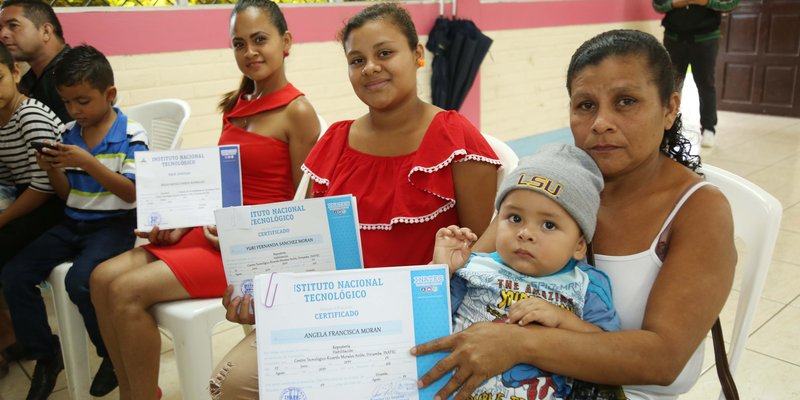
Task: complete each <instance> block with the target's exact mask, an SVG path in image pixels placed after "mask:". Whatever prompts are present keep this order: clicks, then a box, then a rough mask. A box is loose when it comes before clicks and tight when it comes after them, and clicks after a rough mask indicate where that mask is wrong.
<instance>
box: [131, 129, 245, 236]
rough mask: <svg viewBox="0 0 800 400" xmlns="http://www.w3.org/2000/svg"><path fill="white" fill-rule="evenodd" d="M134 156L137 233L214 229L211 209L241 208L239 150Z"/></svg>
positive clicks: (139, 153)
mask: <svg viewBox="0 0 800 400" xmlns="http://www.w3.org/2000/svg"><path fill="white" fill-rule="evenodd" d="M134 156H135V160H136V222H137V224H136V225H137V227H138V229H139V230H140V231H144V232H148V231H150V230H152V229H153V227H154V226H158V227H159V229H172V228H184V227H190V226H202V225H212V224H213V223H214V210H216V209H218V208H221V207H231V206H240V205H242V176H241V171H240V166H239V145H225V146H218V147H204V148H196V149H184V150H171V151H137V152H136V154H135V155H134Z"/></svg>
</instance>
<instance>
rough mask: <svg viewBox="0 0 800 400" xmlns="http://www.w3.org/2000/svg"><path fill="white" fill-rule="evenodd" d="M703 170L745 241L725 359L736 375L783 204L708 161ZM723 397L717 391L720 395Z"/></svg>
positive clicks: (765, 275) (759, 295) (741, 239)
mask: <svg viewBox="0 0 800 400" xmlns="http://www.w3.org/2000/svg"><path fill="white" fill-rule="evenodd" d="M702 172H703V173H704V174H705V176H706V180H707V181H709V182H711V183H713V184H714V185H716V186H717V187H719V189H720V190H721V191H722V193H724V194H725V197H727V198H728V202H730V204H731V210H732V212H733V231H734V236H735V237H736V239H738V240H739V241H741V242H743V243H744V245H745V249H744V257H743V258H740V259H739V265H741V266H742V268H741V273H742V278H741V284H740V286H739V292H740V293H739V301H738V303H737V304H736V320H735V322H734V324H733V331H732V334H733V335H732V336H731V343H730V345H729V348H728V363H729V365H730V370H731V374H732V375H734V376H735V375H736V367H737V366H738V365H739V361H740V360H741V357H742V353H744V349H745V343H746V342H747V337H748V332H749V331H750V326H751V325H752V323H753V317H754V316H755V313H756V306H757V305H758V301H759V300H760V299H761V292H762V290H763V289H764V282H765V281H766V279H767V271H768V270H769V265H770V262H771V260H772V252H773V250H774V249H775V242H776V241H777V239H778V231H779V230H780V223H781V215H782V214H783V208H782V206H781V203H780V202H779V201H778V200H777V199H776V198H775V197H773V196H772V195H771V194H769V193H767V192H766V191H765V190H764V189H761V188H760V187H758V186H756V185H755V184H753V183H752V182H750V181H748V180H746V179H744V178H742V177H740V176H738V175H735V174H733V173H731V172H728V171H725V170H723V169H721V168H717V167H714V166H711V165H705V166H704V167H703V169H702ZM724 398H725V397H724V396H723V395H722V394H720V399H724Z"/></svg>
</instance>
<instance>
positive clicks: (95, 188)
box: [64, 107, 147, 220]
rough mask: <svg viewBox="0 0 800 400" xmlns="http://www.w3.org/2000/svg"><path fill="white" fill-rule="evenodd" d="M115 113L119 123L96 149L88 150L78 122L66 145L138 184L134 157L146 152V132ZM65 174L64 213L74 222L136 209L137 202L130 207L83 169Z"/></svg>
mask: <svg viewBox="0 0 800 400" xmlns="http://www.w3.org/2000/svg"><path fill="white" fill-rule="evenodd" d="M114 111H115V112H116V113H117V119H116V120H115V121H114V124H113V125H112V126H111V129H109V130H108V132H107V133H106V136H105V137H104V138H103V140H102V141H101V142H100V143H99V144H98V145H97V146H95V147H94V148H93V149H91V150H89V149H88V148H87V146H86V143H84V141H83V136H82V134H81V126H80V125H78V124H77V123H75V121H72V122H69V123H68V124H67V133H65V134H64V143H65V144H71V145H75V146H79V147H80V148H82V149H84V150H86V151H88V152H89V153H90V154H91V155H92V156H94V158H95V159H96V160H97V161H99V162H100V163H101V164H103V165H105V166H106V168H108V169H110V170H112V171H114V172H116V173H118V174H122V175H124V176H125V177H126V178H128V179H130V180H131V181H135V180H136V167H135V165H134V158H133V153H134V152H136V151H146V150H147V132H145V130H144V127H142V125H141V124H139V123H138V122H135V121H130V123H129V122H128V117H127V116H125V114H123V113H122V111H120V110H119V109H118V108H116V107H115V108H114ZM64 173H65V174H66V175H67V179H68V180H69V184H70V191H69V196H68V197H67V207H66V209H65V213H66V214H67V216H68V217H70V218H72V219H76V220H96V219H101V218H108V217H112V216H117V215H122V214H124V213H126V212H128V211H129V210H133V209H135V208H136V203H135V202H134V203H129V202H127V201H125V200H122V199H120V198H119V197H117V196H116V195H115V194H113V193H111V192H110V191H108V190H107V189H106V188H105V187H103V186H102V185H101V184H100V183H99V182H97V180H95V179H94V178H93V177H92V176H91V175H89V174H87V173H86V172H85V171H84V170H83V169H81V168H65V169H64Z"/></svg>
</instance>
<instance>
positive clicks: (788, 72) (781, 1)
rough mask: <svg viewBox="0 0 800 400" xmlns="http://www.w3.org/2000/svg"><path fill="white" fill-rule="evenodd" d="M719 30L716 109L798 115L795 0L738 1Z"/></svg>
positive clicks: (799, 12) (799, 26)
mask: <svg viewBox="0 0 800 400" xmlns="http://www.w3.org/2000/svg"><path fill="white" fill-rule="evenodd" d="M720 29H721V31H722V40H721V41H720V52H719V55H718V58H717V66H716V86H717V99H718V100H717V108H718V109H720V110H729V111H739V112H748V113H758V114H770V115H785V116H793V117H800V1H798V0H741V2H739V6H738V7H737V8H735V9H734V10H733V11H732V12H731V13H729V14H727V15H723V18H722V25H721V26H720Z"/></svg>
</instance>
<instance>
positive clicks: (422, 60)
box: [417, 58, 425, 68]
mask: <svg viewBox="0 0 800 400" xmlns="http://www.w3.org/2000/svg"><path fill="white" fill-rule="evenodd" d="M417 65H419V66H420V68H422V67H424V66H425V59H424V58H420V59H419V60H417Z"/></svg>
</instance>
